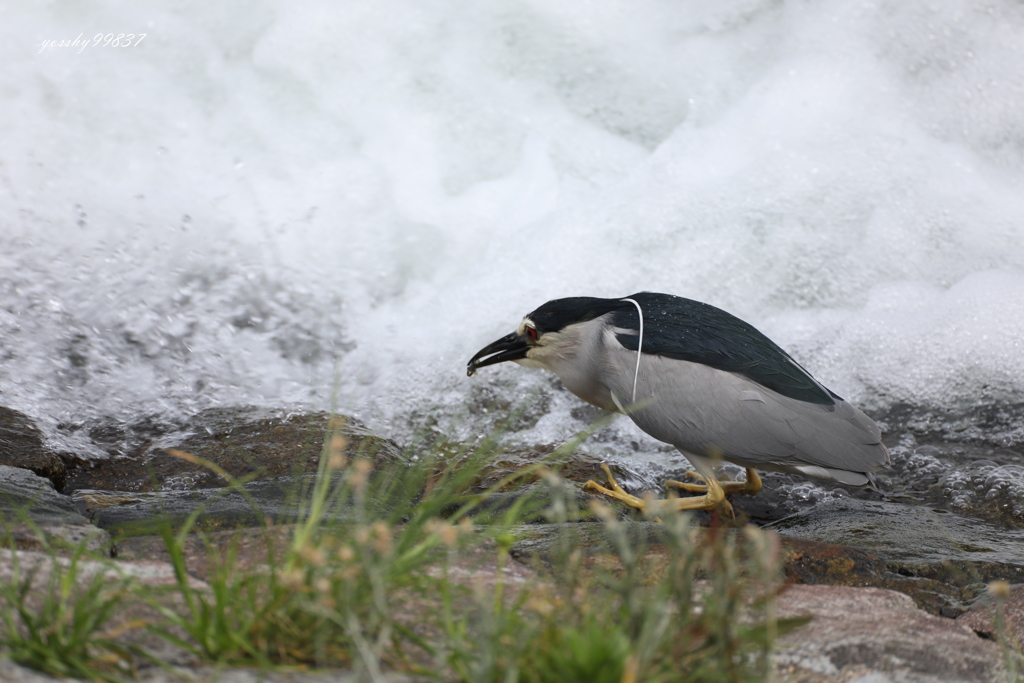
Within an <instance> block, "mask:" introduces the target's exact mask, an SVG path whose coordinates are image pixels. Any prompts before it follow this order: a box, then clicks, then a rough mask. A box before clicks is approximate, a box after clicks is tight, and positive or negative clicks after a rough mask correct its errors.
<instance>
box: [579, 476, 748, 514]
mask: <svg viewBox="0 0 1024 683" xmlns="http://www.w3.org/2000/svg"><path fill="white" fill-rule="evenodd" d="M601 469H602V470H604V474H605V476H606V477H608V485H609V486H611V488H610V489H608V488H605V487H604V486H601V485H600V484H598V483H597V482H595V481H588V482H587V483H586V485H584V487H583V488H584V490H593V491H597V492H598V493H602V494H604V495H606V496H609V497H611V498H615V499H616V500H621V501H622V502H623V503H625V504H626V505H629V506H631V507H635V508H637V509H638V510H640V511H642V512H644V513H647V514H657V513H658V512H660V511H662V510H712V509H714V508H716V507H718V506H719V505H721V504H722V503H725V505H726V506H727V509H729V510H730V511H731V510H732V505H730V504H729V501H727V500H726V499H725V491H724V490H723V489H722V487H721V486H720V485H719V484H718V481H717V480H715V479H708V480H706V481H707V484H706V485H702V486H703V489H704V491H705V493H704V495H703V496H693V497H690V498H667V499H665V498H663V499H660V500H649V501H648V500H644V499H643V498H637V497H636V496H633V495H630V494H628V493H626V492H625V491H623V490H622V487H621V486H619V483H618V482H617V481H615V477H614V476H612V471H611V469H609V467H608V465H605V464H602V465H601Z"/></svg>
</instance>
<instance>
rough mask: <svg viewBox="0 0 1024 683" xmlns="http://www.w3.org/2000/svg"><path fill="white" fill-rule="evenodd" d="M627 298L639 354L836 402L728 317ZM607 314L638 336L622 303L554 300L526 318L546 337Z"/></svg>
mask: <svg viewBox="0 0 1024 683" xmlns="http://www.w3.org/2000/svg"><path fill="white" fill-rule="evenodd" d="M626 298H629V299H633V300H634V301H636V302H637V303H638V304H640V307H641V308H642V309H643V312H644V340H643V352H644V353H649V354H654V355H657V356H664V357H666V358H675V359H678V360H685V361H690V362H693V363H701V364H702V365H708V366H710V367H713V368H716V369H718V370H725V371H728V372H735V373H737V374H739V375H743V376H744V377H747V378H748V379H751V380H753V381H754V382H757V383H758V384H760V385H761V386H764V387H766V388H768V389H771V390H772V391H775V392H777V393H779V394H782V395H783V396H788V397H789V398H793V399H796V400H798V401H805V402H807V403H817V404H820V405H834V404H835V399H839V396H837V395H836V394H834V393H833V392H831V391H829V390H828V389H826V388H824V387H823V386H822V385H820V384H819V383H818V382H816V381H815V380H814V378H812V377H811V375H810V373H809V372H807V371H806V370H804V369H803V368H802V367H800V365H799V364H798V363H797V362H796V361H795V360H793V358H792V357H791V356H790V355H789V354H788V353H786V352H785V351H783V350H782V349H781V348H780V347H779V346H778V345H777V344H776V343H775V342H773V341H772V340H771V339H769V338H768V337H766V336H765V335H763V334H762V333H761V332H759V331H758V330H757V329H756V328H755V327H754V326H753V325H750V324H749V323H746V322H744V321H742V320H740V319H739V318H737V317H736V316H734V315H732V314H731V313H726V312H725V311H723V310H722V309H720V308H715V307H714V306H711V305H709V304H705V303H701V302H699V301H693V300H692V299H684V298H682V297H678V296H673V295H671V294H657V293H654V292H639V293H637V294H633V295H631V296H629V297H626ZM606 313H613V315H612V318H611V322H612V324H613V325H614V326H615V327H619V328H623V329H628V330H635V331H637V332H639V329H640V318H639V316H638V314H637V310H636V306H634V305H633V304H632V303H630V302H629V301H625V300H623V299H598V298H593V297H574V298H570V299H557V300H555V301H549V302H548V303H546V304H544V305H543V306H541V307H540V308H538V309H537V310H536V311H534V312H533V313H531V314H530V316H529V317H530V319H531V320H533V322H534V324H536V326H537V329H538V330H540V331H541V332H548V331H553V330H560V329H562V328H563V327H565V326H566V325H569V324H572V323H578V322H584V321H586V320H592V319H594V318H596V317H598V316H601V315H604V314H606ZM639 338H640V337H639V334H617V335H616V339H618V341H619V343H620V344H622V345H623V346H624V347H625V348H627V349H629V350H631V351H636V350H637V344H638V342H639ZM840 400H841V399H840Z"/></svg>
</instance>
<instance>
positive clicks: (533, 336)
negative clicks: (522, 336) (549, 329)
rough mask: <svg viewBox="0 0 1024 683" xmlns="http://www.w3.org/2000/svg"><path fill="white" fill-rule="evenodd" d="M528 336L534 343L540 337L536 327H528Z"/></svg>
mask: <svg viewBox="0 0 1024 683" xmlns="http://www.w3.org/2000/svg"><path fill="white" fill-rule="evenodd" d="M526 336H527V337H529V338H530V339H531V340H532V341H537V337H538V336H540V335H538V334H537V328H536V327H530V326H527V327H526Z"/></svg>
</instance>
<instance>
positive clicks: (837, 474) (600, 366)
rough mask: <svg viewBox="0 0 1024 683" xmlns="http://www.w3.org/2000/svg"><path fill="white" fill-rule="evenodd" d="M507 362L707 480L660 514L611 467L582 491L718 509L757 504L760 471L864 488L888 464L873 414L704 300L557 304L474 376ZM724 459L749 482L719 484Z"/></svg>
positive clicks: (531, 318) (639, 503)
mask: <svg viewBox="0 0 1024 683" xmlns="http://www.w3.org/2000/svg"><path fill="white" fill-rule="evenodd" d="M508 360H511V361H515V362H516V363H519V364H520V365H525V366H527V367H533V368H545V369H548V370H551V371H552V372H554V373H555V374H556V375H558V376H559V378H561V380H562V383H563V384H564V385H565V387H566V388H567V389H568V390H569V391H571V392H572V393H574V394H576V395H577V396H579V397H580V398H582V399H583V400H584V401H586V402H588V403H591V404H593V405H595V406H598V407H600V408H604V409H605V410H610V411H613V412H618V413H624V414H626V415H628V416H629V417H630V418H631V419H632V420H633V422H635V423H636V425H637V426H638V427H639V428H640V429H642V430H643V431H645V432H647V433H648V434H650V435H651V436H653V437H654V438H656V439H659V440H661V441H665V442H667V443H669V444H672V445H673V446H675V447H676V448H677V449H679V451H680V452H681V453H682V454H683V455H684V456H686V459H687V460H689V461H690V463H691V464H692V465H693V466H694V468H695V469H696V470H697V472H698V473H699V475H700V478H702V479H703V480H704V482H705V483H704V484H683V483H681V482H672V483H673V484H674V485H676V486H677V487H678V488H681V489H684V490H686V491H689V492H692V493H701V494H703V495H699V496H690V497H687V498H676V499H671V500H667V501H657V503H656V505H654V506H653V507H654V508H655V509H654V510H651V509H650V508H651V507H652V506H649V505H648V504H647V502H646V501H644V500H643V499H641V498H638V497H636V496H632V495H630V494H628V493H626V492H625V491H624V490H622V488H621V487H620V486H619V485H618V483H617V482H616V481H615V479H614V477H612V475H611V472H610V470H609V469H608V468H607V466H602V469H604V471H605V474H606V475H607V476H608V482H609V486H610V487H611V488H610V489H608V488H605V487H604V486H601V485H599V484H597V483H595V482H592V481H590V482H587V488H588V489H592V490H595V491H599V492H601V493H603V494H605V495H608V496H612V497H613V498H617V499H619V500H621V501H623V502H625V503H628V504H629V505H632V506H633V507H636V508H640V509H641V510H648V511H650V512H656V511H657V510H661V509H663V507H662V506H668V507H671V508H672V509H676V510H698V509H701V510H703V509H712V508H714V507H716V506H717V505H719V504H720V503H722V502H723V501H724V500H725V495H726V494H727V493H748V494H751V495H753V494H754V493H757V491H759V490H760V489H761V480H760V478H759V477H758V476H757V472H755V471H754V468H758V469H765V470H776V471H783V472H792V473H795V474H799V475H803V476H807V477H812V478H816V479H824V480H831V481H836V482H839V483H841V484H846V485H850V486H863V485H866V484H868V483H869V481H870V474H871V472H872V470H874V469H875V468H877V467H879V466H881V465H883V464H887V463H888V459H889V453H888V451H886V449H885V446H884V445H882V440H881V434H880V432H879V429H878V426H877V425H875V423H874V422H873V421H872V420H871V419H870V418H869V417H868V416H866V415H865V414H864V413H862V412H861V411H859V410H858V409H857V408H854V407H853V406H852V405H850V404H849V403H847V402H846V401H844V400H843V399H842V398H840V397H839V396H837V395H836V394H835V393H833V392H831V391H829V390H828V389H826V388H825V387H824V386H822V384H821V383H820V382H818V381H817V380H815V379H814V378H813V377H812V376H811V374H810V373H809V372H807V371H806V370H804V369H803V368H802V367H801V366H800V364H799V363H797V362H796V361H795V360H793V358H792V357H790V355H789V354H788V353H786V352H785V351H783V350H782V349H781V348H779V346H778V345H776V344H775V343H774V342H772V341H771V340H770V339H768V337H766V336H765V335H763V334H761V333H760V332H758V331H757V330H756V329H754V327H753V326H751V325H749V324H748V323H745V322H743V321H742V320H740V319H739V318H737V317H736V316H734V315H731V314H729V313H726V312H725V311H723V310H721V309H718V308H715V307H714V306H710V305H708V304H704V303H700V302H699V301H692V300H690V299H684V298H681V297H677V296H672V295H670V294H655V293H652V292H640V293H638V294H633V295H632V296H629V297H626V298H623V299H598V298H593V297H573V298H568V299H555V300H554V301H549V302H547V303H546V304H544V305H543V306H541V307H540V308H538V309H537V310H535V311H534V312H533V313H530V314H529V315H528V316H526V317H525V318H523V321H522V322H521V323H519V327H518V328H517V329H516V331H515V332H513V333H511V334H509V335H507V336H505V337H502V338H501V339H499V340H497V341H496V342H494V343H493V344H490V345H488V346H486V347H484V348H483V349H481V350H480V351H479V352H478V353H477V354H476V355H475V356H473V358H472V359H470V361H469V365H468V374H469V375H472V374H473V373H474V372H476V370H477V369H478V368H482V367H485V366H487V365H493V364H495V363H501V362H503V361H508ZM718 459H723V460H728V461H730V462H734V463H736V464H738V465H741V466H743V467H745V468H746V473H747V476H746V481H744V482H719V481H718V480H717V478H716V475H715V470H714V464H715V462H716V460H718Z"/></svg>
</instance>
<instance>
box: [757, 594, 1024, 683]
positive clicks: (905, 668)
mask: <svg viewBox="0 0 1024 683" xmlns="http://www.w3.org/2000/svg"><path fill="white" fill-rule="evenodd" d="M776 610H777V612H778V615H779V617H781V618H784V617H795V616H801V615H807V616H811V617H813V619H812V621H811V623H809V624H807V625H806V626H803V627H801V628H799V629H797V630H795V631H793V632H791V633H788V634H786V635H784V636H783V637H782V638H781V639H780V640H779V643H778V649H777V655H776V662H777V667H778V670H779V673H780V675H782V676H783V680H787V681H790V682H796V681H848V680H855V679H856V680H860V679H861V677H868V676H874V677H875V678H876V679H877V680H878V681H893V682H896V681H907V682H908V683H909V682H911V681H913V682H914V683H926V682H927V683H954V682H964V683H967V682H971V683H974V682H977V683H990V682H991V683H996V682H997V681H1005V680H1006V671H1005V668H1004V665H1003V663H1002V661H1001V657H1000V650H999V647H998V645H996V643H994V642H992V641H991V640H987V639H984V638H981V637H979V636H978V635H977V634H976V633H975V632H974V631H972V630H971V629H969V628H967V627H966V626H965V625H963V624H960V623H957V622H956V621H954V620H952V619H944V618H942V617H936V616H933V615H931V614H927V613H926V612H923V611H922V610H920V609H918V608H917V607H916V606H915V605H914V602H913V601H912V600H911V599H910V598H909V597H907V596H906V595H903V594H902V593H897V592H895V591H890V590H884V589H880V588H849V587H843V586H792V587H791V588H790V589H789V590H787V591H785V592H784V593H783V594H782V595H780V596H779V598H778V601H777V603H776ZM869 680H870V679H869Z"/></svg>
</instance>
